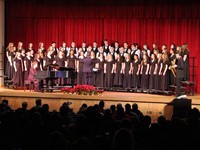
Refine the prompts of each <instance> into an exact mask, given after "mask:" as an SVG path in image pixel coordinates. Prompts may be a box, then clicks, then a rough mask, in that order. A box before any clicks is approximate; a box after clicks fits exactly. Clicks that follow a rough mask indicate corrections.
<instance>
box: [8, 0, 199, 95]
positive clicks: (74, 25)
mask: <svg viewBox="0 0 200 150" xmlns="http://www.w3.org/2000/svg"><path fill="white" fill-rule="evenodd" d="M5 2H6V32H5V33H6V44H8V42H10V41H12V42H14V43H15V44H17V43H18V42H19V41H22V42H23V43H24V46H25V47H27V45H28V43H29V42H32V43H33V44H34V47H35V49H37V46H38V43H39V42H44V43H45V46H46V48H47V47H48V46H49V45H50V44H51V42H52V41H55V42H56V43H57V45H58V46H60V45H61V43H62V41H66V42H67V44H68V45H70V43H71V42H72V41H75V42H76V44H77V45H78V46H80V45H81V43H82V42H83V41H86V42H87V43H88V44H92V42H93V41H94V40H96V41H97V42H98V44H99V45H101V43H102V40H103V39H108V40H109V42H110V43H112V42H114V41H115V40H118V41H119V42H120V43H121V44H123V42H125V41H127V42H128V43H129V44H131V43H134V42H137V43H139V45H140V46H141V45H142V44H144V43H147V44H148V45H149V48H150V49H151V48H152V43H154V42H155V43H157V44H158V45H159V47H161V45H162V44H166V45H167V46H168V48H169V46H170V44H172V43H174V44H176V45H181V44H182V43H188V45H189V49H190V56H191V57H196V59H195V66H197V65H198V64H200V59H199V58H200V54H199V47H200V43H199V41H200V9H199V8H200V4H199V3H198V0H192V1H188V0H182V1H181V0H177V1H174V0H149V1H148V2H147V1H146V0H123V1H121V0H109V1H108V0H83V1H79V0H68V1H65V0H57V1H50V0H43V1H40V0H7V1H5ZM191 63H192V62H191ZM191 63H190V64H191ZM194 73H195V75H196V76H195V77H194V80H195V82H196V83H197V84H196V85H195V86H196V87H195V88H196V91H198V92H200V77H199V74H200V68H199V67H198V66H197V67H196V68H195V71H194ZM191 75H192V68H191ZM191 80H192V76H191Z"/></svg>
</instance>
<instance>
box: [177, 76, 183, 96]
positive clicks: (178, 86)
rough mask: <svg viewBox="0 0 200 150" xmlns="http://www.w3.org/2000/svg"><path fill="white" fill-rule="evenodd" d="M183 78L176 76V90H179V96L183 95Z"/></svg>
mask: <svg viewBox="0 0 200 150" xmlns="http://www.w3.org/2000/svg"><path fill="white" fill-rule="evenodd" d="M181 80H182V79H181V78H176V90H177V94H176V95H177V96H181V95H182V93H181Z"/></svg>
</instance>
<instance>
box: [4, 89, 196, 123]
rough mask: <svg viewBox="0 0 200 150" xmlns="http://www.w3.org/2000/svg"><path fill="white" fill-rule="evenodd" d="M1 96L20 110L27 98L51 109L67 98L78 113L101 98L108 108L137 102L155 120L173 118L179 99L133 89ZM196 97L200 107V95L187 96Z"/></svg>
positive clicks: (17, 92)
mask: <svg viewBox="0 0 200 150" xmlns="http://www.w3.org/2000/svg"><path fill="white" fill-rule="evenodd" d="M0 98H1V100H2V99H8V100H9V105H10V106H11V107H12V108H13V109H16V108H18V107H21V104H22V102H23V101H26V102H27V103H28V108H31V107H32V106H33V105H35V99H36V98H41V99H42V103H43V104H48V105H49V107H50V111H53V110H56V111H58V110H59V108H60V106H61V105H62V104H63V103H64V102H67V101H70V102H72V104H71V106H70V107H71V108H73V110H74V112H77V111H78V110H79V108H80V106H81V105H82V104H83V103H86V104H87V105H88V106H89V105H94V104H98V103H99V101H100V100H104V101H105V108H109V107H110V105H113V104H114V105H116V104H118V103H121V104H122V105H123V106H124V105H125V104H126V103H129V104H131V105H132V104H133V103H137V104H138V106H139V109H140V110H141V111H142V112H143V113H144V115H150V116H151V117H152V122H156V119H157V117H158V116H160V115H164V116H165V117H166V118H167V119H171V116H172V114H173V106H172V101H173V99H174V98H175V96H174V95H171V96H170V95H157V94H148V93H132V92H109V91H105V92H103V93H102V94H101V95H77V94H66V93H63V92H61V91H53V92H44V93H40V92H30V91H29V90H26V91H24V90H14V89H4V88H1V89H0ZM187 98H188V99H191V100H192V108H193V107H196V108H198V109H200V95H199V94H195V95H194V96H190V95H188V96H187Z"/></svg>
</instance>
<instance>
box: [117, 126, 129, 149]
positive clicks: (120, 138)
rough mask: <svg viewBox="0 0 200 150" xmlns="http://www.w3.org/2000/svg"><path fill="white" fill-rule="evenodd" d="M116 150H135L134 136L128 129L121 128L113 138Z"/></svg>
mask: <svg viewBox="0 0 200 150" xmlns="http://www.w3.org/2000/svg"><path fill="white" fill-rule="evenodd" d="M113 148H114V150H132V149H133V136H132V134H131V133H130V131H129V130H128V129H126V128H121V129H119V130H118V131H116V133H115V135H114V137H113Z"/></svg>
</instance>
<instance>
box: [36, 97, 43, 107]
mask: <svg viewBox="0 0 200 150" xmlns="http://www.w3.org/2000/svg"><path fill="white" fill-rule="evenodd" d="M35 104H36V106H39V107H40V106H42V100H41V99H40V98H37V99H36V100H35Z"/></svg>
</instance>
